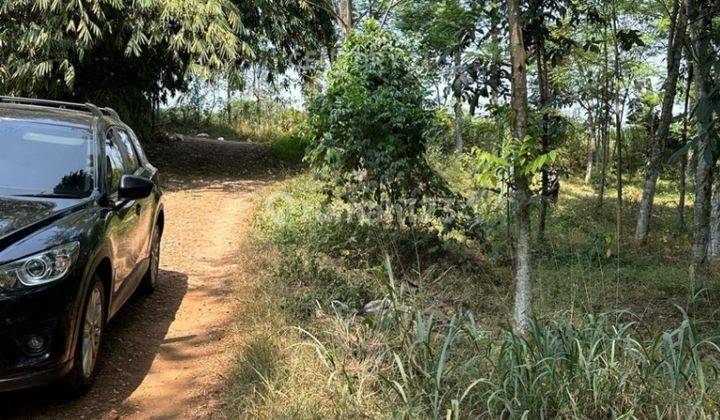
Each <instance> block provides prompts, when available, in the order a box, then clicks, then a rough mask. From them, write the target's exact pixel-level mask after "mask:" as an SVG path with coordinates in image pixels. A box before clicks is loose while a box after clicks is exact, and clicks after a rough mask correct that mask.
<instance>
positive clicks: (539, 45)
mask: <svg viewBox="0 0 720 420" xmlns="http://www.w3.org/2000/svg"><path fill="white" fill-rule="evenodd" d="M543 25H544V23H543V21H542V18H540V26H541V27H542V26H543ZM536 39H537V41H536V44H535V52H536V57H537V66H538V84H539V86H538V88H539V91H540V98H539V99H540V101H539V103H538V105H539V106H540V112H542V121H541V123H540V128H541V137H540V141H541V147H542V153H547V152H549V151H550V141H549V138H548V125H549V121H548V117H547V109H546V107H547V105H548V102H549V99H550V85H549V83H548V69H547V61H546V59H545V39H544V38H543V37H542V36H538V37H537V38H536ZM541 188H542V194H541V200H540V202H541V205H540V225H539V226H538V237H539V238H540V240H542V239H543V237H544V236H545V223H546V220H547V208H548V197H547V193H548V171H547V168H545V167H543V168H542V186H541Z"/></svg>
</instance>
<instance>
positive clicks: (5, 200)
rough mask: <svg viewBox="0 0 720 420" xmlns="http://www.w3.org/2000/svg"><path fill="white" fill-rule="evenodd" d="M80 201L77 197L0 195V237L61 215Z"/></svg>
mask: <svg viewBox="0 0 720 420" xmlns="http://www.w3.org/2000/svg"><path fill="white" fill-rule="evenodd" d="M81 203H82V200H79V199H50V198H25V197H5V196H0V239H2V238H4V237H6V236H9V235H11V234H13V233H16V232H18V231H21V230H24V229H32V227H33V226H35V225H38V224H42V222H44V221H50V220H53V219H55V218H56V217H61V216H62V215H63V214H64V213H67V212H70V211H72V209H73V208H74V207H76V206H78V205H79V204H81Z"/></svg>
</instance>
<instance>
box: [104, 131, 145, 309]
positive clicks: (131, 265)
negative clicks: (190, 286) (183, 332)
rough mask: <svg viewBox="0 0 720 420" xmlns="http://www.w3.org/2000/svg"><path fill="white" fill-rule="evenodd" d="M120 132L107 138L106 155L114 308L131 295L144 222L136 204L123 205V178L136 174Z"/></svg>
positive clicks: (131, 202) (124, 203)
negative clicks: (139, 223)
mask: <svg viewBox="0 0 720 420" xmlns="http://www.w3.org/2000/svg"><path fill="white" fill-rule="evenodd" d="M116 130H117V129H116V128H114V127H111V128H110V129H108V131H107V132H106V135H105V155H106V159H107V166H108V171H107V173H108V176H107V178H108V179H107V180H106V182H107V183H108V190H107V191H108V199H109V201H110V203H112V204H111V206H112V211H111V213H110V216H109V218H110V219H109V221H108V228H107V231H108V236H109V240H110V242H111V247H112V254H113V255H112V257H113V258H112V259H113V271H114V273H115V275H114V279H113V292H114V294H115V295H116V299H115V302H113V303H114V304H117V305H122V302H124V300H125V299H126V298H127V295H129V292H126V293H123V291H124V290H126V289H128V288H129V287H130V286H129V285H128V283H129V282H130V281H131V280H132V278H131V277H132V276H133V270H134V269H135V265H136V264H137V260H138V256H139V255H138V249H137V244H136V242H137V226H138V220H139V219H140V217H139V215H138V212H137V210H136V208H137V207H136V204H137V203H135V201H134V200H128V201H120V199H119V197H118V190H119V188H120V180H121V178H122V176H123V175H126V174H132V173H133V168H132V166H131V164H130V162H129V160H128V158H127V157H126V156H124V155H125V152H124V151H123V146H122V145H121V143H120V141H119V139H118V137H117V134H116Z"/></svg>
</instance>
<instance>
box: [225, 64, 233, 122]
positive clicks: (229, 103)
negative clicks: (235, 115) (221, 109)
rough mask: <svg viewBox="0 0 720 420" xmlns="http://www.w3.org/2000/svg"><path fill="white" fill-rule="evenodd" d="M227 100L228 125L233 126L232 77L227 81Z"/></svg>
mask: <svg viewBox="0 0 720 420" xmlns="http://www.w3.org/2000/svg"><path fill="white" fill-rule="evenodd" d="M225 95H226V97H225V99H226V102H227V123H228V125H230V124H232V83H231V82H230V76H228V79H227V91H226V92H225Z"/></svg>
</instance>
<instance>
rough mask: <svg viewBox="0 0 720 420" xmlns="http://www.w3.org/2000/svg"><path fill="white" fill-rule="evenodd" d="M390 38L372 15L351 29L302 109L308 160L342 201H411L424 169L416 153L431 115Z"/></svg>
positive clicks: (426, 179)
mask: <svg viewBox="0 0 720 420" xmlns="http://www.w3.org/2000/svg"><path fill="white" fill-rule="evenodd" d="M425 96H426V92H425V89H424V88H423V85H422V82H421V80H420V79H419V77H418V76H417V74H416V72H415V71H414V66H413V63H412V61H411V58H410V54H409V53H408V52H407V50H406V49H405V48H403V45H401V43H400V42H399V41H398V39H397V38H396V37H395V36H394V35H393V34H392V33H391V32H389V31H386V30H384V29H382V28H380V26H379V25H378V24H377V23H376V22H375V21H372V20H369V21H366V22H365V23H364V24H363V25H362V27H361V28H360V29H359V30H355V31H353V32H352V33H351V34H350V35H349V37H348V39H347V41H346V42H345V44H344V46H343V48H342V50H341V51H340V55H339V57H338V58H337V60H336V61H335V62H334V63H333V65H332V68H331V70H330V73H329V75H328V87H327V90H326V92H325V93H324V94H323V95H320V96H319V97H318V98H317V99H316V100H315V101H314V102H313V104H312V105H311V106H310V115H311V116H310V126H311V129H312V133H313V135H314V138H315V143H314V144H313V147H312V148H311V149H310V150H309V152H308V160H309V161H310V163H311V164H312V165H313V167H314V168H315V170H316V173H317V174H318V175H319V177H320V178H321V179H322V180H323V181H325V182H326V183H328V185H329V186H330V187H334V188H338V189H340V190H341V191H340V194H339V195H340V196H341V197H343V198H345V199H347V200H348V201H353V200H371V201H374V202H376V203H378V204H386V205H388V206H390V205H392V204H395V203H398V202H400V201H402V200H403V199H409V198H411V197H412V198H419V197H418V196H419V195H420V194H422V192H423V191H424V190H426V189H427V188H428V187H429V185H430V178H431V177H432V171H431V170H430V168H429V166H428V165H427V163H426V162H425V158H424V153H425V149H426V141H427V138H428V132H429V131H430V130H431V129H432V128H433V125H434V116H433V113H432V112H431V111H429V110H428V106H427V103H426V100H425Z"/></svg>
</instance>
